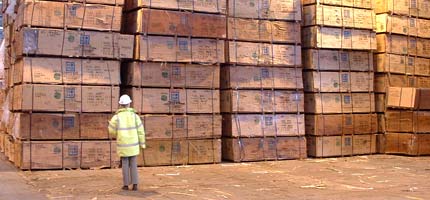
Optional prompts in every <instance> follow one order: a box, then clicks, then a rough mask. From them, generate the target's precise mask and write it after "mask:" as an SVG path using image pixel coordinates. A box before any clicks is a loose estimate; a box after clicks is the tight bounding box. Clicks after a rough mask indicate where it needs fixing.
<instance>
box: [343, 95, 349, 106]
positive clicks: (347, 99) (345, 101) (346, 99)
mask: <svg viewBox="0 0 430 200" xmlns="http://www.w3.org/2000/svg"><path fill="white" fill-rule="evenodd" d="M343 103H345V104H351V96H350V95H345V96H344V98H343Z"/></svg>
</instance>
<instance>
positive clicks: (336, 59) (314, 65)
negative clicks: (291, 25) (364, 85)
mask: <svg viewBox="0 0 430 200" xmlns="http://www.w3.org/2000/svg"><path fill="white" fill-rule="evenodd" d="M303 58H304V59H303V67H304V68H305V69H313V70H336V71H340V70H342V71H349V70H351V71H373V53H370V52H368V51H348V50H327V49H303Z"/></svg>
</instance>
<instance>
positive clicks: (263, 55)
mask: <svg viewBox="0 0 430 200" xmlns="http://www.w3.org/2000/svg"><path fill="white" fill-rule="evenodd" d="M227 43H228V57H227V60H226V62H228V63H236V64H244V65H271V66H301V65H302V58H301V57H302V56H301V46H300V45H287V44H270V43H253V42H237V41H229V42H227Z"/></svg>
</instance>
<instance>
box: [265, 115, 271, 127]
mask: <svg viewBox="0 0 430 200" xmlns="http://www.w3.org/2000/svg"><path fill="white" fill-rule="evenodd" d="M264 124H265V125H266V126H272V125H273V117H271V116H269V117H264Z"/></svg>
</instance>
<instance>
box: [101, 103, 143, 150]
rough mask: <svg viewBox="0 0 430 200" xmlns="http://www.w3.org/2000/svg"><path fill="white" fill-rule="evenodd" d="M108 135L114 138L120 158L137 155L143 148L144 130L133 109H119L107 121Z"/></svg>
mask: <svg viewBox="0 0 430 200" xmlns="http://www.w3.org/2000/svg"><path fill="white" fill-rule="evenodd" d="M109 133H110V134H111V135H112V136H115V137H116V141H117V153H118V155H119V156H120V157H130V156H136V155H139V152H140V147H142V148H145V130H144V127H143V124H142V120H140V117H139V116H138V115H137V114H136V111H135V110H134V109H133V108H121V109H119V110H118V111H117V112H116V114H115V115H114V116H113V117H112V119H111V120H110V121H109Z"/></svg>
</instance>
